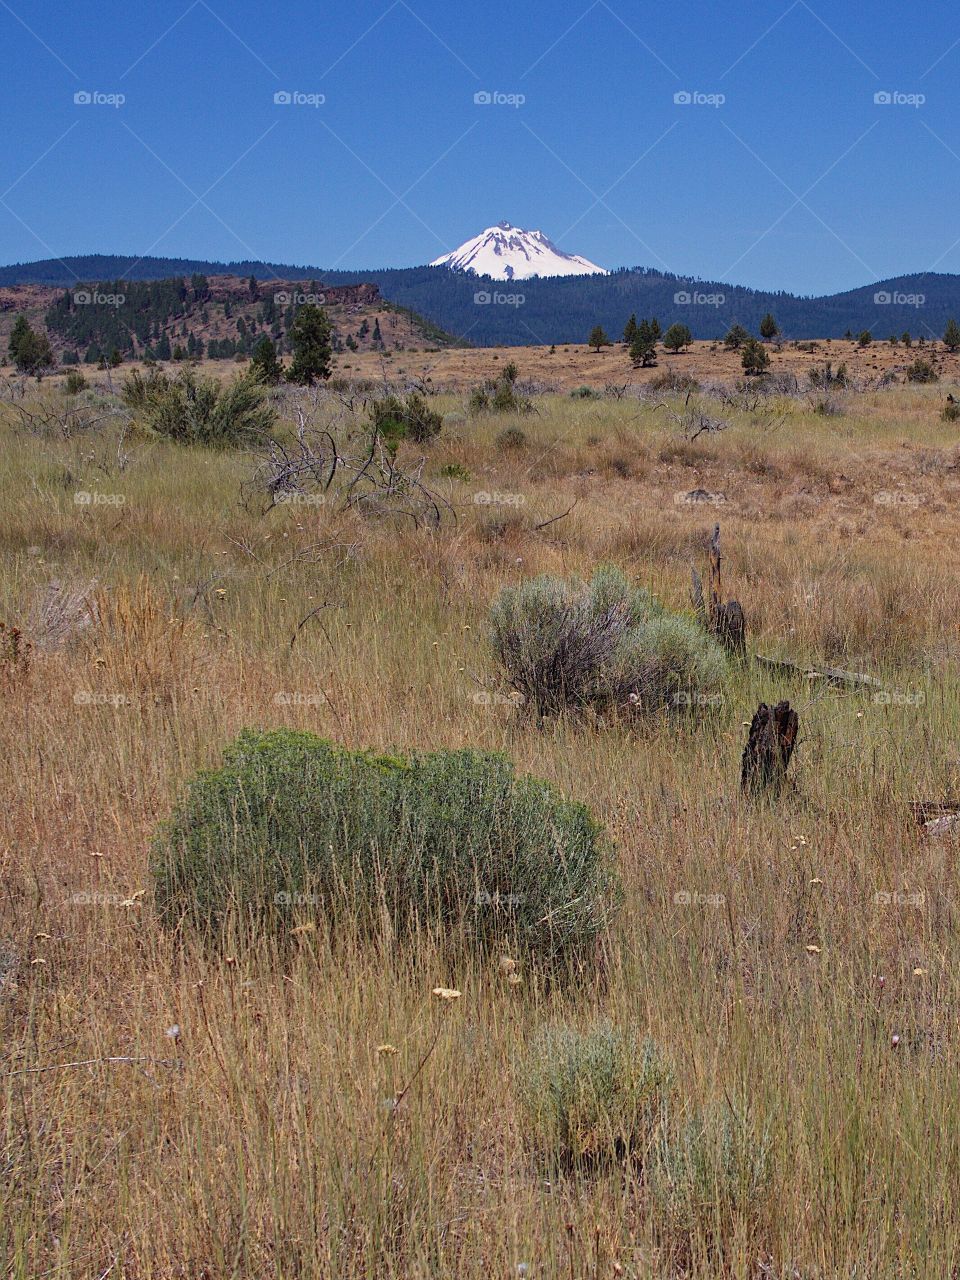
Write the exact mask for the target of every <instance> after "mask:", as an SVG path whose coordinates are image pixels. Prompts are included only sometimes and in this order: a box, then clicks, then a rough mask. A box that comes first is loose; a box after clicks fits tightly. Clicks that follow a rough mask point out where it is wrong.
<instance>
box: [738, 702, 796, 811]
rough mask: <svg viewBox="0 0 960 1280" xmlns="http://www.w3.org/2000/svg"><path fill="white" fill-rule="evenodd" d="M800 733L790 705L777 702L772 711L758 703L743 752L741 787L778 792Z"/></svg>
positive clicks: (762, 703) (749, 789)
mask: <svg viewBox="0 0 960 1280" xmlns="http://www.w3.org/2000/svg"><path fill="white" fill-rule="evenodd" d="M799 732H800V717H799V716H798V715H797V713H796V711H794V710H793V708H792V707H791V706H790V703H789V702H778V703H777V705H776V706H775V707H770V706H768V705H767V704H766V703H765V702H761V703H760V705H759V707H757V710H756V714H755V715H754V717H753V719H752V720H751V722H750V733H749V735H748V737H747V745H746V746H745V747H744V748H743V758H742V761H741V765H740V786H741V787H742V788H743V790H744V791H752V792H754V793H761V792H764V791H772V792H776V791H779V789H780V788H781V787H782V786H783V783H784V780H785V779H786V776H787V766H788V765H789V763H790V757H791V756H792V755H793V748H794V747H795V746H796V744H797V734H798V733H799Z"/></svg>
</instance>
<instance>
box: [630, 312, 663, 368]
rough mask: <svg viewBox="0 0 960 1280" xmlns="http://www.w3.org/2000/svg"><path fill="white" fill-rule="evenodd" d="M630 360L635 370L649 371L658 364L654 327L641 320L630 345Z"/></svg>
mask: <svg viewBox="0 0 960 1280" xmlns="http://www.w3.org/2000/svg"><path fill="white" fill-rule="evenodd" d="M630 360H631V363H632V364H633V367H634V368H635V369H636V368H643V369H648V368H650V367H651V366H652V365H655V364H656V363H657V343H656V339H655V338H654V336H653V326H652V325H651V324H650V323H648V321H646V320H641V321H640V323H639V324H638V325H637V327H636V332H635V333H634V335H633V340H632V341H631V343H630Z"/></svg>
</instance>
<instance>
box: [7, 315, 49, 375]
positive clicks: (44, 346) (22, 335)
mask: <svg viewBox="0 0 960 1280" xmlns="http://www.w3.org/2000/svg"><path fill="white" fill-rule="evenodd" d="M7 349H8V351H9V353H10V359H11V360H12V361H13V363H14V364H15V365H16V366H17V371H18V373H29V374H36V376H37V377H38V378H40V377H42V376H43V371H44V370H45V369H49V368H50V366H51V365H52V364H53V362H54V361H53V351H52V350H51V348H50V339H49V338H48V337H47V335H46V334H45V333H37V332H36V331H35V330H33V329H32V328H31V327H30V323H29V321H28V320H27V317H26V316H17V319H16V320H15V322H14V325H13V328H12V329H11V331H10V343H9V346H8V348H7Z"/></svg>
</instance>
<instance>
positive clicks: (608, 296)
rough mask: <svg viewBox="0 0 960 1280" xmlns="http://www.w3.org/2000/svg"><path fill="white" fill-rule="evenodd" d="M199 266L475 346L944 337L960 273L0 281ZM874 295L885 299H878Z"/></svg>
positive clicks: (111, 262) (85, 267)
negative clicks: (380, 306)
mask: <svg viewBox="0 0 960 1280" xmlns="http://www.w3.org/2000/svg"><path fill="white" fill-rule="evenodd" d="M193 274H203V275H238V276H250V275H255V276H256V277H257V278H258V279H259V280H269V279H280V280H309V281H313V280H316V281H318V283H321V284H326V285H330V286H336V285H349V284H364V283H371V284H375V285H377V286H378V287H379V289H380V293H381V295H382V296H383V297H384V298H385V299H387V300H388V301H390V302H393V303H396V304H397V305H399V306H403V307H408V308H410V309H411V310H413V311H416V312H418V313H419V314H420V315H422V316H425V317H427V318H428V319H429V320H430V321H432V323H433V324H435V325H437V326H438V327H439V328H440V329H443V330H445V331H446V332H447V333H448V334H455V335H457V336H461V337H465V338H466V339H467V340H468V341H469V342H470V343H471V344H473V345H477V346H526V345H529V344H530V343H547V344H549V343H573V342H583V341H584V340H585V339H586V336H587V334H588V333H589V332H590V330H591V329H592V328H593V326H594V325H595V324H602V325H603V327H604V328H605V329H606V331H607V333H609V334H610V336H611V337H613V338H616V337H619V335H620V332H621V331H622V328H623V325H624V323H625V322H626V320H627V319H628V317H629V316H630V315H631V314H632V313H635V314H636V315H637V317H638V318H642V317H644V316H654V315H655V316H656V317H657V318H658V319H659V321H660V323H661V325H662V326H663V327H664V328H666V327H667V326H668V325H670V324H673V323H674V322H677V321H680V322H682V323H684V324H686V325H687V326H688V327H689V329H690V331H691V333H692V334H693V336H694V337H695V338H720V337H722V336H723V334H724V333H725V332H726V331H727V329H728V328H729V327H730V325H731V324H733V323H739V324H742V325H745V326H746V327H747V328H748V329H750V330H751V331H753V332H756V330H757V328H758V326H759V324H760V320H761V319H762V317H763V316H764V315H765V314H766V313H767V312H768V311H770V312H772V313H773V315H774V316H775V317H776V320H777V322H778V324H779V325H780V328H781V330H782V331H783V333H784V335H785V336H786V337H787V338H798V339H808V338H839V337H842V336H843V334H844V333H846V331H847V330H850V331H851V332H852V333H854V334H858V333H859V332H860V331H861V330H863V329H869V330H870V332H871V333H872V334H873V336H874V338H875V339H876V340H878V341H884V340H886V339H887V338H889V337H891V336H892V335H896V336H897V337H899V336H900V335H901V334H902V333H904V332H909V333H911V334H912V335H913V336H914V337H919V336H924V337H928V338H933V337H937V338H939V337H940V336H941V335H942V334H943V330H944V328H945V326H946V323H947V321H948V320H949V319H950V318H951V317H955V318H956V319H957V320H960V276H956V275H946V274H939V273H934V272H925V273H917V274H913V275H903V276H897V277H895V278H893V279H888V280H881V281H878V282H877V283H876V284H870V285H863V286H862V287H860V288H858V289H849V290H846V291H844V292H843V293H836V294H828V295H824V296H821V297H798V296H796V295H794V294H790V293H783V292H774V291H769V290H759V289H749V288H746V287H744V286H743V285H730V284H724V283H722V282H718V281H705V280H697V279H693V278H690V277H683V276H675V275H670V274H669V273H666V272H662V271H654V270H651V269H650V268H645V267H634V268H621V269H619V270H617V271H612V272H610V273H609V274H608V275H592V276H583V275H577V276H555V277H548V278H543V277H540V278H536V279H529V280H517V281H512V282H510V284H509V289H506V288H504V283H503V282H502V281H493V280H491V281H490V285H491V287H490V288H484V283H483V282H484V280H486V279H489V277H484V276H478V275H473V274H470V273H466V272H463V271H450V270H448V269H447V268H446V267H436V266H422V267H397V268H376V269H373V270H367V271H331V270H327V269H324V268H322V267H313V266H291V265H289V264H287V263H267V262H253V261H244V262H232V263H223V262H212V261H210V260H208V259H192V258H156V257H145V258H140V259H138V258H137V257H135V256H133V255H106V254H92V255H86V256H73V257H65V258H64V259H62V260H60V259H46V260H43V261H38V262H29V263H18V264H15V265H13V266H7V267H0V285H14V284H47V285H59V286H68V287H69V286H74V285H78V284H79V283H81V282H82V283H85V284H92V283H97V282H108V281H115V280H118V279H122V278H128V279H134V280H163V279H168V278H169V277H171V276H187V277H188V276H190V275H193ZM498 284H499V286H500V288H499V289H498V288H497V287H496V286H497V285H498ZM878 295H879V297H880V298H881V299H884V298H886V299H889V301H879V302H877V301H875V298H876V297H877V296H878ZM684 299H686V300H684Z"/></svg>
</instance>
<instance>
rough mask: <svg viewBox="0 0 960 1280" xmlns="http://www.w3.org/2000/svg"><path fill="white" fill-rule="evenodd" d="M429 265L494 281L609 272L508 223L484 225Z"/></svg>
mask: <svg viewBox="0 0 960 1280" xmlns="http://www.w3.org/2000/svg"><path fill="white" fill-rule="evenodd" d="M430 265H431V267H450V269H451V270H453V271H471V272H473V273H474V275H478V276H492V277H493V279H494V280H528V279H529V278H530V276H605V275H609V274H610V273H609V272H608V271H607V270H606V268H604V267H598V266H597V264H596V263H595V262H589V261H588V260H587V259H586V258H581V257H580V256H579V255H578V254H574V253H563V252H562V251H561V250H560V249H558V248H557V246H556V245H555V244H554V243H553V242H552V241H551V240H549V239H548V238H547V237H546V236H545V235H544V234H543V232H542V231H524V229H523V228H522V227H512V226H511V225H510V223H509V222H501V223H498V224H497V226H495V227H487V229H486V231H481V232H480V234H479V235H478V236H474V237H473V239H472V240H466V241H464V243H463V244H462V245H461V246H460V248H459V249H454V251H453V253H445V254H444V255H443V257H442V258H436V259H434V261H433V262H431V263H430Z"/></svg>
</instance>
